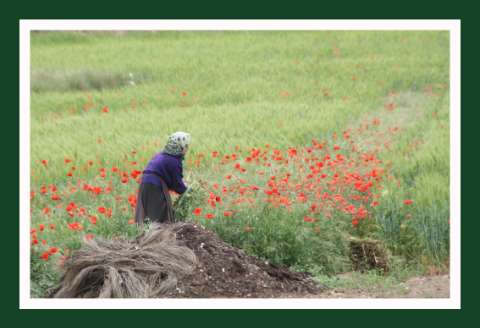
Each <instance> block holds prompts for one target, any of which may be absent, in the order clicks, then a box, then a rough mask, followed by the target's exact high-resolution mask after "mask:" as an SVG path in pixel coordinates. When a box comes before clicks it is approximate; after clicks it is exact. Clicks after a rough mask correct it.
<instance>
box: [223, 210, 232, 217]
mask: <svg viewBox="0 0 480 328" xmlns="http://www.w3.org/2000/svg"><path fill="white" fill-rule="evenodd" d="M232 215H233V212H232V211H225V212H223V216H225V217H230V216H232Z"/></svg>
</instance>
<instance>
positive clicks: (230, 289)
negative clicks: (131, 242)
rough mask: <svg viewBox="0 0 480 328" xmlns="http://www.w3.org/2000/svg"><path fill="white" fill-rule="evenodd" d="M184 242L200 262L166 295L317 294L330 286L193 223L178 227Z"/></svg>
mask: <svg viewBox="0 0 480 328" xmlns="http://www.w3.org/2000/svg"><path fill="white" fill-rule="evenodd" d="M174 231H175V232H176V234H177V241H178V242H179V244H180V245H184V246H187V247H188V248H190V249H192V250H193V251H194V253H195V255H196V256H197V260H198V265H197V268H196V269H195V272H194V273H193V274H192V275H189V276H187V277H184V278H183V279H181V280H179V282H178V284H177V288H176V289H175V290H174V291H171V292H169V293H167V294H166V297H185V298H196V297H242V298H249V297H255V298H264V297H267V298H268V297H279V296H281V295H283V294H285V293H295V295H316V294H319V293H320V292H321V291H323V290H325V289H326V288H325V287H324V286H322V285H321V284H318V283H316V282H315V281H314V280H312V278H311V277H310V275H309V274H308V273H301V272H293V271H290V270H289V269H288V268H286V267H282V266H276V265H273V264H271V263H268V262H266V261H262V260H260V259H258V258H255V257H253V256H248V255H246V254H245V253H244V252H243V251H242V250H240V249H238V248H235V247H233V246H230V245H228V244H227V243H225V242H224V241H222V240H221V239H220V238H219V237H218V236H217V235H216V234H214V233H213V232H211V231H208V230H206V229H204V228H203V227H201V226H198V225H193V224H181V225H178V226H177V227H175V229H174Z"/></svg>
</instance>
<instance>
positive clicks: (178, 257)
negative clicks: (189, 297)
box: [53, 226, 197, 298]
mask: <svg viewBox="0 0 480 328" xmlns="http://www.w3.org/2000/svg"><path fill="white" fill-rule="evenodd" d="M196 264H197V259H196V256H195V254H194V252H193V251H192V250H191V249H189V248H188V247H185V246H180V245H178V243H177V240H176V237H175V233H174V232H173V230H172V227H160V226H152V228H151V229H150V230H148V231H147V232H145V233H144V234H142V235H140V236H139V237H137V239H136V240H135V241H129V240H124V239H117V240H105V239H97V240H94V239H92V240H90V241H86V242H85V245H84V246H83V247H82V248H81V249H80V250H78V251H77V252H76V253H75V254H74V255H73V256H72V258H71V259H70V260H69V261H68V262H67V263H66V264H65V269H66V271H65V274H64V276H63V277H62V280H61V282H60V285H59V287H58V288H57V291H56V292H55V293H54V295H53V297H57V298H77V297H80V298H81V297H89V298H96V297H99V298H149V297H161V296H162V295H164V294H165V293H167V292H169V291H172V289H175V287H176V285H177V281H178V280H179V279H181V278H182V277H184V276H186V275H189V274H191V273H192V272H193V270H194V268H195V266H196Z"/></svg>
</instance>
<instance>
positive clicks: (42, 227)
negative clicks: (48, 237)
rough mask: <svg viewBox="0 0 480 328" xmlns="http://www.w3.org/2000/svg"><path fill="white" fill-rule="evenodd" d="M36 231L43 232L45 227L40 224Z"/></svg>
mask: <svg viewBox="0 0 480 328" xmlns="http://www.w3.org/2000/svg"><path fill="white" fill-rule="evenodd" d="M38 230H40V231H43V230H45V225H44V224H43V223H40V224H39V225H38Z"/></svg>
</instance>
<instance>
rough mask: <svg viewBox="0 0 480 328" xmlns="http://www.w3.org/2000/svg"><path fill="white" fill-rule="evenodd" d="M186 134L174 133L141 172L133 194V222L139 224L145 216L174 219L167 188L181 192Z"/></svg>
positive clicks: (187, 145) (184, 186)
mask: <svg viewBox="0 0 480 328" xmlns="http://www.w3.org/2000/svg"><path fill="white" fill-rule="evenodd" d="M190 141H191V138H190V134H188V133H186V132H175V133H174V134H172V135H171V136H170V137H169V138H168V141H167V144H166V145H165V148H164V149H163V151H161V152H160V153H158V154H156V155H155V156H154V157H153V158H152V159H151V160H150V162H149V163H148V164H147V167H146V168H145V170H144V171H143V176H142V182H141V184H140V189H139V191H138V196H137V207H136V210H135V221H136V222H137V224H143V222H144V220H145V218H148V219H150V221H153V222H160V223H172V222H174V221H175V218H174V213H173V205H172V199H171V198H170V193H169V191H170V190H173V191H175V192H176V193H178V194H183V193H184V192H185V191H186V190H187V186H186V185H185V184H184V182H183V179H182V178H183V165H182V161H183V159H184V157H185V154H186V153H187V151H188V147H189V145H190Z"/></svg>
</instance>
